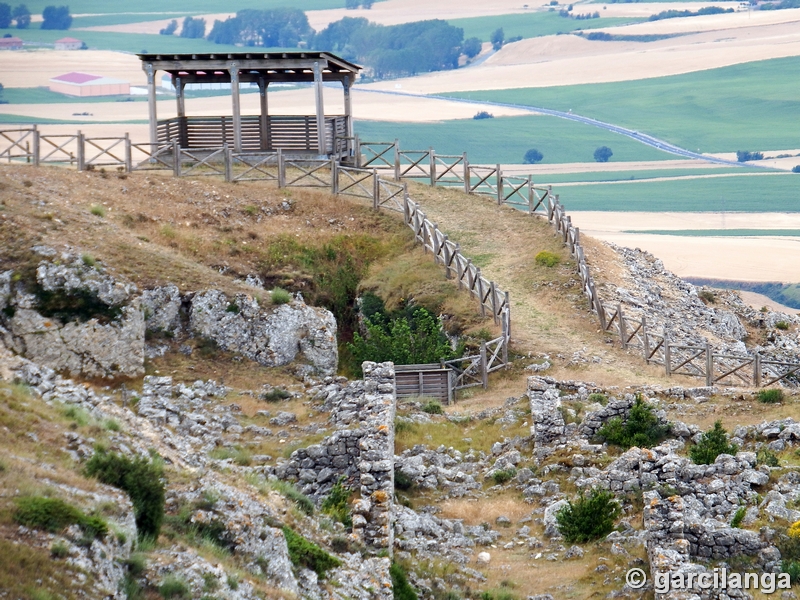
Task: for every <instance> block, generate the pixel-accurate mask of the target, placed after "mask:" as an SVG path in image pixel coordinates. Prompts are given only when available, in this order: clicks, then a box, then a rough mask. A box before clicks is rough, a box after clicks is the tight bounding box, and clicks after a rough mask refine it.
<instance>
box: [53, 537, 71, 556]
mask: <svg viewBox="0 0 800 600" xmlns="http://www.w3.org/2000/svg"><path fill="white" fill-rule="evenodd" d="M50 556H52V557H53V558H66V557H67V556H69V547H68V546H67V545H66V544H65V543H64V541H63V540H58V541H57V542H56V543H55V544H53V545H52V546H50Z"/></svg>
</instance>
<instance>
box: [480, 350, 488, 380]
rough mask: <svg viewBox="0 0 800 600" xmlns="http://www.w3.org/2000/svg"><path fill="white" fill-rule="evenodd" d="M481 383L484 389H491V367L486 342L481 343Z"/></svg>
mask: <svg viewBox="0 0 800 600" xmlns="http://www.w3.org/2000/svg"><path fill="white" fill-rule="evenodd" d="M481 383H482V384H483V389H486V388H488V387H489V365H488V362H487V360H486V342H481Z"/></svg>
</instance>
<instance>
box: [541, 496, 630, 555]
mask: <svg viewBox="0 0 800 600" xmlns="http://www.w3.org/2000/svg"><path fill="white" fill-rule="evenodd" d="M619 515H620V508H619V504H618V503H617V501H616V500H614V494H612V493H611V492H608V491H606V490H600V489H597V488H594V489H592V491H591V492H590V493H589V495H588V496H586V495H585V494H584V492H583V490H581V492H580V494H579V495H578V498H577V499H576V500H575V502H572V501H569V500H568V501H567V505H566V506H564V507H563V508H561V510H559V511H558V513H556V521H557V523H558V530H559V531H560V532H561V535H563V536H564V540H565V541H566V542H567V543H570V544H574V543H576V542H577V543H579V544H582V543H584V542H590V541H592V540H597V539H600V538H602V537H605V536H607V535H608V534H609V533H611V532H612V531H613V530H614V521H616V519H617V517H619Z"/></svg>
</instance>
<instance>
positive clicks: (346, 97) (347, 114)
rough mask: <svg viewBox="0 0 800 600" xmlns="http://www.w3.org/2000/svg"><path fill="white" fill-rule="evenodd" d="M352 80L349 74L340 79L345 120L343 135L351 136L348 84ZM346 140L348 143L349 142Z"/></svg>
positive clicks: (351, 109) (351, 124)
mask: <svg viewBox="0 0 800 600" xmlns="http://www.w3.org/2000/svg"><path fill="white" fill-rule="evenodd" d="M351 85H352V82H351V81H350V76H349V75H345V77H344V79H342V87H343V88H344V117H345V120H346V122H347V130H346V132H345V135H346V136H347V137H353V104H352V102H351V101H350V86H351ZM349 143H350V142H349V140H348V144H349Z"/></svg>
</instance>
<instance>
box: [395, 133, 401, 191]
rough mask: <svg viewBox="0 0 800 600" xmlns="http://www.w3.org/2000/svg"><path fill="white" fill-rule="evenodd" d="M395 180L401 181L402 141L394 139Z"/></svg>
mask: <svg viewBox="0 0 800 600" xmlns="http://www.w3.org/2000/svg"><path fill="white" fill-rule="evenodd" d="M394 180H395V181H400V140H398V139H397V138H394Z"/></svg>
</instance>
